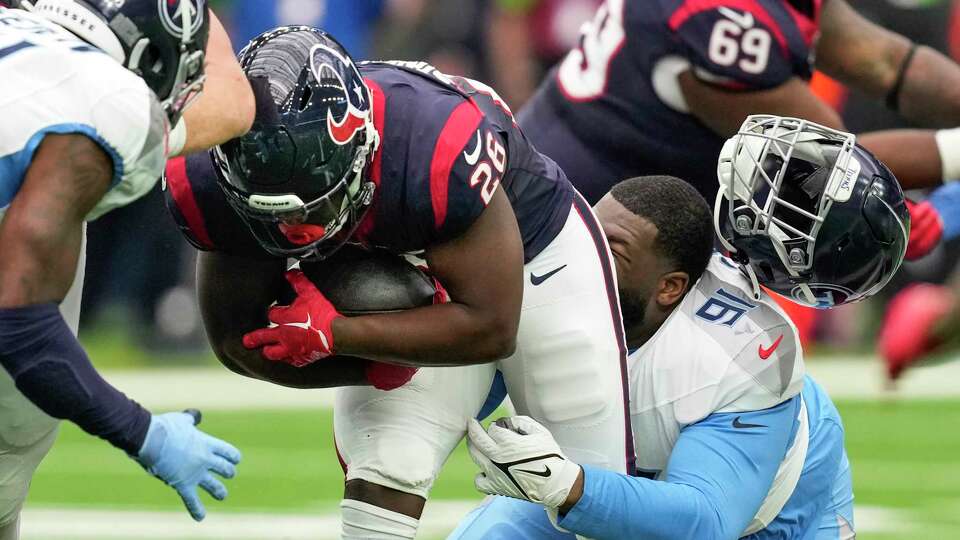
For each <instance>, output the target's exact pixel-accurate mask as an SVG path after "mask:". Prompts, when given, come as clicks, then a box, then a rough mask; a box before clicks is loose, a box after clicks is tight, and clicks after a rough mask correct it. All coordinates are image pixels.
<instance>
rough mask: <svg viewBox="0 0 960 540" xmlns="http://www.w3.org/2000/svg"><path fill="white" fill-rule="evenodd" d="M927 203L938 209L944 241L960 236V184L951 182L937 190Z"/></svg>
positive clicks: (928, 198)
mask: <svg viewBox="0 0 960 540" xmlns="http://www.w3.org/2000/svg"><path fill="white" fill-rule="evenodd" d="M927 201H928V202H929V203H930V204H932V205H933V207H934V208H936V209H937V212H938V213H939V214H940V218H941V219H942V220H943V240H944V241H945V242H946V241H949V240H953V239H954V238H957V237H958V236H960V182H950V183H948V184H947V185H945V186H942V187H940V188H938V189H937V190H935V191H934V192H933V193H931V194H930V196H928V197H927Z"/></svg>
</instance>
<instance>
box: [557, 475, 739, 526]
mask: <svg viewBox="0 0 960 540" xmlns="http://www.w3.org/2000/svg"><path fill="white" fill-rule="evenodd" d="M583 474H584V481H583V493H582V495H581V496H580V497H579V500H578V502H577V504H576V505H574V506H573V508H571V509H570V510H569V511H568V512H567V513H566V514H565V515H563V516H562V517H561V518H560V520H559V525H560V526H561V527H563V528H564V529H566V530H568V531H570V532H574V533H577V534H579V535H581V536H585V537H588V538H593V539H595V540H607V539H609V540H614V539H619V538H649V539H651V540H657V539H663V540H668V539H669V540H683V539H691V540H692V539H699V538H715V539H718V540H723V539H730V540H733V539H735V538H737V537H738V536H739V533H741V532H742V530H732V529H733V528H732V527H731V526H730V525H731V524H730V523H729V521H727V520H724V519H723V515H722V513H721V512H720V509H719V508H717V505H716V504H715V502H714V501H712V500H711V499H710V498H709V497H708V496H707V495H706V494H705V493H704V492H703V491H701V490H700V489H697V488H696V487H694V486H689V485H682V484H671V483H667V482H658V481H654V480H648V479H646V478H636V477H631V476H626V475H623V474H618V473H614V472H611V471H605V470H602V469H596V468H592V467H584V473H583Z"/></svg>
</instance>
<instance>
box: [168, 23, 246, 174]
mask: <svg viewBox="0 0 960 540" xmlns="http://www.w3.org/2000/svg"><path fill="white" fill-rule="evenodd" d="M204 70H205V72H206V75H207V79H206V81H205V82H204V84H203V93H202V94H200V97H199V98H197V101H196V103H194V104H193V105H192V106H190V107H189V108H187V110H186V111H184V113H183V120H182V121H181V123H180V124H178V126H177V127H176V128H175V129H174V131H176V130H178V129H185V131H186V133H185V137H186V139H185V140H181V141H180V143H181V144H179V145H178V144H177V143H176V142H172V144H171V146H172V148H171V154H172V155H187V154H190V153H193V152H198V151H201V150H206V149H207V148H210V147H212V146H215V145H217V144H220V143H222V142H226V141H228V140H230V139H233V138H235V137H239V136H241V135H243V134H244V133H246V132H247V130H249V129H250V125H251V124H253V117H254V114H255V112H256V111H255V109H256V107H255V105H254V100H253V91H252V90H251V89H250V83H249V82H247V78H246V76H244V74H243V71H242V70H241V69H240V65H239V64H238V63H237V58H236V55H234V53H233V46H232V45H231V43H230V38H229V37H228V36H227V32H226V30H224V28H223V25H222V24H220V20H219V19H217V17H216V15H214V13H213V12H212V11H211V12H210V38H209V41H208V42H207V51H206V55H205V65H204ZM180 136H181V137H183V134H181V135H180ZM176 138H177V135H176V134H174V133H171V140H172V139H176ZM177 146H182V147H181V148H179V149H177V148H176V147H177Z"/></svg>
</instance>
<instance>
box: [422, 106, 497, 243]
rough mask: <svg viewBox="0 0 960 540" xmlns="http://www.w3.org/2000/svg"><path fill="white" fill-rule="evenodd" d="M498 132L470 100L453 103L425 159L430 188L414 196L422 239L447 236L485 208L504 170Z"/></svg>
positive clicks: (433, 240)
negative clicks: (426, 191) (430, 151)
mask: <svg viewBox="0 0 960 540" xmlns="http://www.w3.org/2000/svg"><path fill="white" fill-rule="evenodd" d="M506 148H507V145H506V143H505V140H504V138H503V136H502V135H501V134H500V133H499V132H498V131H497V130H496V129H495V128H494V127H493V126H492V125H491V124H490V123H489V122H488V121H487V120H486V118H484V116H483V113H481V112H480V110H479V109H478V108H477V107H476V106H475V105H474V104H473V103H472V102H470V101H463V102H462V103H461V104H460V105H458V106H457V107H456V108H454V109H453V112H452V113H451V114H450V116H449V117H448V119H447V121H446V124H445V125H444V126H443V129H442V130H441V132H440V135H439V137H438V139H437V142H436V145H435V147H434V149H433V154H432V157H431V163H430V182H429V189H430V194H429V197H427V196H420V197H417V198H416V199H414V204H415V205H416V206H417V208H416V210H415V213H416V215H418V216H420V217H421V220H424V221H422V222H421V223H420V228H421V230H422V231H423V233H424V237H425V238H427V243H426V244H427V245H431V244H437V243H443V242H446V241H449V240H452V239H454V238H456V237H458V236H460V235H462V234H463V233H464V232H466V230H467V229H469V228H470V226H471V225H473V223H474V222H475V221H476V220H477V219H478V218H479V217H480V214H482V213H483V211H484V210H485V209H486V207H487V205H488V204H489V203H490V200H491V199H492V198H493V195H494V193H496V190H497V189H498V188H499V187H500V182H501V180H502V179H503V175H504V172H505V171H506V170H507V160H508V156H507V150H506Z"/></svg>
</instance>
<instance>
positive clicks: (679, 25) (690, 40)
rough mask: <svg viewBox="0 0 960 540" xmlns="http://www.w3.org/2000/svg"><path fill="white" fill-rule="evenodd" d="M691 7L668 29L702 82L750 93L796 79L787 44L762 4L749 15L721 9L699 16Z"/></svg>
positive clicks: (679, 12)
mask: <svg viewBox="0 0 960 540" xmlns="http://www.w3.org/2000/svg"><path fill="white" fill-rule="evenodd" d="M717 3H722V2H717ZM711 4H713V3H711ZM690 5H691V4H689V3H685V4H684V6H683V7H681V8H680V9H678V10H677V11H676V12H675V13H674V14H673V15H672V16H671V17H670V19H669V24H670V29H671V30H672V31H673V32H674V34H675V36H676V39H678V40H679V41H680V43H681V44H682V45H683V46H684V48H685V49H686V50H687V57H688V59H689V60H690V62H691V63H692V64H693V73H694V75H696V76H697V78H698V79H700V80H701V81H703V82H706V83H709V84H713V85H716V86H720V87H722V88H725V89H728V90H743V91H749V90H761V89H768V88H773V87H776V86H780V85H781V84H783V83H784V82H786V81H787V80H788V79H790V78H791V77H792V76H793V63H792V62H791V57H790V54H789V52H788V46H787V42H786V38H785V37H784V35H783V33H782V31H781V30H780V28H779V27H778V25H777V23H776V21H774V20H773V19H772V18H771V17H770V16H769V14H768V13H767V12H766V11H765V10H764V9H763V7H762V6H760V5H759V3H757V4H756V6H755V7H752V8H750V10H744V8H742V7H738V8H733V7H727V6H720V7H711V8H708V9H703V10H700V11H698V10H697V8H696V7H690Z"/></svg>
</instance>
